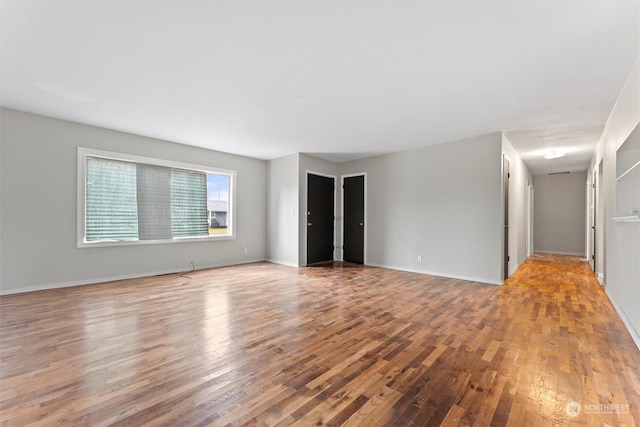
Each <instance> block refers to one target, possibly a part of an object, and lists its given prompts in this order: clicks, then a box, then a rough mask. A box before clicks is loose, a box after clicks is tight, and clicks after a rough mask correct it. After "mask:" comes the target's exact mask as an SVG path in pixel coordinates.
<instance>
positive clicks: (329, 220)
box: [307, 172, 335, 265]
mask: <svg viewBox="0 0 640 427" xmlns="http://www.w3.org/2000/svg"><path fill="white" fill-rule="evenodd" d="M334 200H335V177H331V176H325V175H316V174H313V173H309V172H308V173H307V265H308V264H317V263H319V262H326V261H333V252H334V234H335V233H334V230H335V226H334V223H335V201H334Z"/></svg>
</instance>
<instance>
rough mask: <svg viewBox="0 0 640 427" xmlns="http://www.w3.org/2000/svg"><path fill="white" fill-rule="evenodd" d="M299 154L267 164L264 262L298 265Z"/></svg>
mask: <svg viewBox="0 0 640 427" xmlns="http://www.w3.org/2000/svg"><path fill="white" fill-rule="evenodd" d="M299 161H300V155H299V154H292V155H290V156H286V157H282V158H279V159H275V160H269V161H268V162H267V260H268V261H270V262H275V263H278V264H284V265H290V266H295V267H297V266H298V263H299V259H298V240H299V237H298V236H299V232H298V218H299V211H300V208H299V201H298V200H299V194H300V190H299V188H298V187H299V186H298V168H299Z"/></svg>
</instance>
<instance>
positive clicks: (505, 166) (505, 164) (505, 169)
mask: <svg viewBox="0 0 640 427" xmlns="http://www.w3.org/2000/svg"><path fill="white" fill-rule="evenodd" d="M510 177H511V173H510V172H509V159H507V156H505V155H503V156H502V188H503V191H504V233H503V234H504V243H503V244H504V248H503V251H504V262H503V271H502V275H503V277H504V280H507V278H508V277H509V178H510Z"/></svg>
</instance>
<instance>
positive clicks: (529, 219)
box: [525, 180, 533, 258]
mask: <svg viewBox="0 0 640 427" xmlns="http://www.w3.org/2000/svg"><path fill="white" fill-rule="evenodd" d="M526 187H527V193H526V200H525V204H526V227H527V230H526V237H527V241H526V246H527V258H529V257H531V255H533V185H531V184H530V183H529V180H526Z"/></svg>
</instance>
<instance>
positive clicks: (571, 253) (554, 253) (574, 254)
mask: <svg viewBox="0 0 640 427" xmlns="http://www.w3.org/2000/svg"><path fill="white" fill-rule="evenodd" d="M534 253H537V254H552V255H571V256H579V257H580V258H584V259H586V258H585V256H584V252H561V251H541V250H538V249H536V250H535V252H534Z"/></svg>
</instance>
